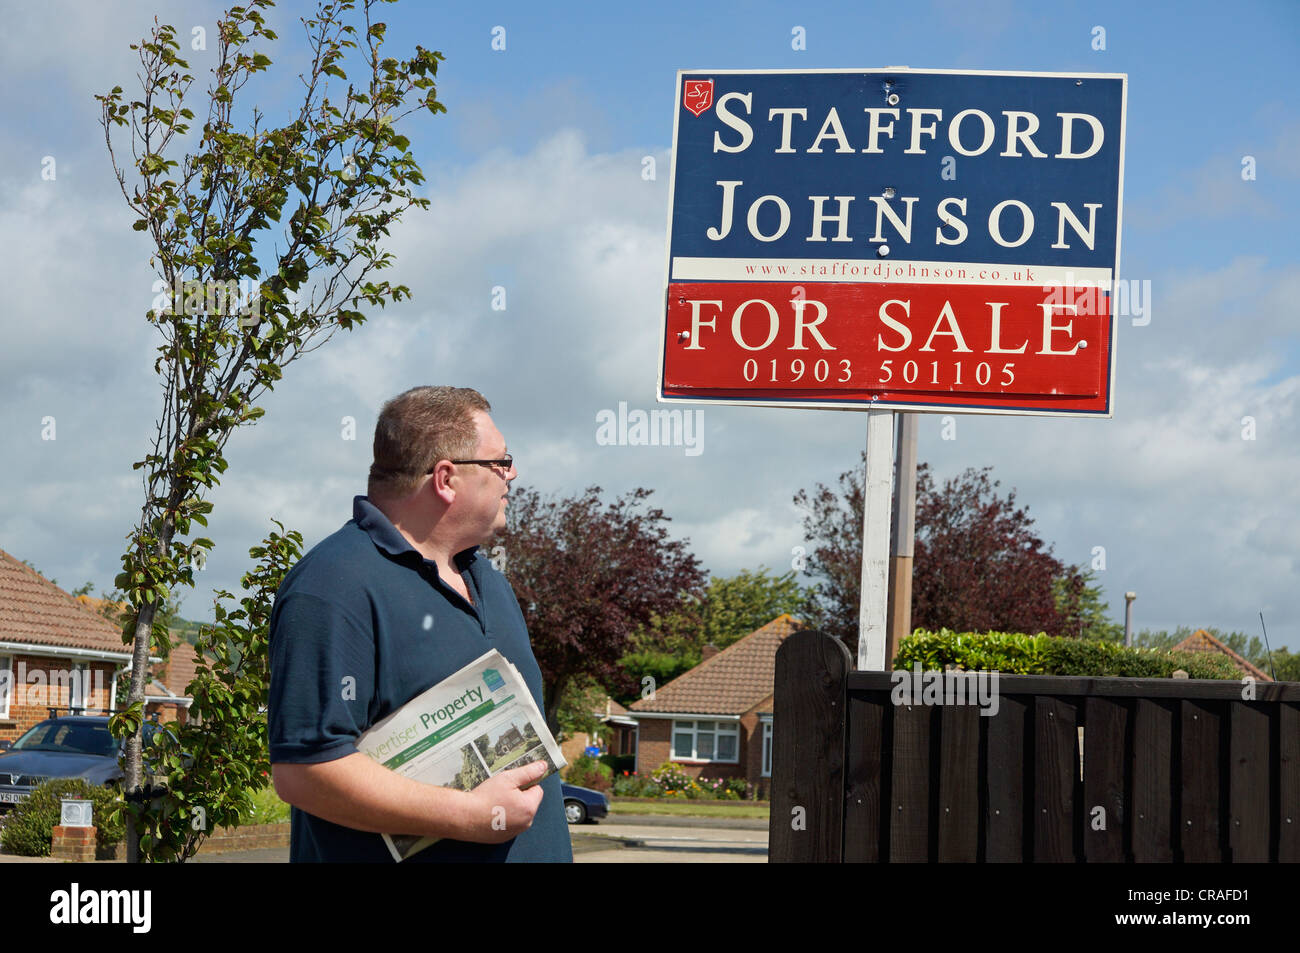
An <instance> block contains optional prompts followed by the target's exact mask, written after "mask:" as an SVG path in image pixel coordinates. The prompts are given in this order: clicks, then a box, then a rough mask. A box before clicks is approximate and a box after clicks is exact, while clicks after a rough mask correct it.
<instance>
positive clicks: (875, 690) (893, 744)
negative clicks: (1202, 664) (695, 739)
mask: <svg viewBox="0 0 1300 953" xmlns="http://www.w3.org/2000/svg"><path fill="white" fill-rule="evenodd" d="M905 674H906V678H905V679H904V678H903V675H904V673H900V672H893V673H891V672H855V671H852V664H851V660H850V658H849V653H848V650H847V649H846V648H845V647H844V645H843V643H841V642H839V641H838V640H836V639H833V638H831V637H829V636H826V635H823V634H821V633H819V632H809V631H805V632H799V633H795V634H793V635H791V636H790V637H789V638H787V639H786V640H785V642H784V643H783V644H782V645H781V648H780V649H779V650H778V652H777V656H776V698H775V701H774V704H773V714H774V724H773V739H772V741H773V751H772V755H773V778H772V813H771V821H770V829H769V843H768V847H769V857H770V859H771V860H772V861H774V862H777V861H966V862H997V861H1003V862H1023V861H1047V862H1067V863H1073V862H1083V861H1087V862H1099V861H1100V862H1107V861H1109V862H1125V861H1138V862H1142V861H1155V862H1171V861H1172V862H1178V861H1209V862H1221V861H1238V862H1240V861H1292V862H1294V861H1300V683H1295V682H1284V683H1273V682H1258V683H1255V684H1253V685H1250V686H1248V685H1246V684H1244V683H1243V682H1236V681H1208V680H1199V679H1198V680H1183V679H1156V678H1057V677H1052V676H1043V675H1000V676H998V678H997V682H996V686H993V684H992V682H993V679H992V677H991V676H990V675H988V674H984V675H983V676H982V677H983V678H985V679H986V682H985V683H984V685H983V686H981V687H982V688H983V689H985V691H986V694H984V695H976V694H975V693H974V692H972V691H970V689H971V687H972V685H973V683H972V681H971V680H972V675H973V673H962V678H957V677H954V676H955V675H956V673H954V676H949V678H948V681H949V682H951V683H953V684H954V685H955V686H956V690H957V691H960V690H961V688H962V685H963V683H964V684H965V687H966V691H967V697H966V698H965V702H966V703H965V704H954V703H951V702H950V701H949V699H951V696H952V695H953V694H954V689H953V688H948V689H947V694H945V696H944V699H945V701H944V702H943V703H935V699H934V696H933V694H932V695H931V698H930V700H929V702H928V703H927V702H926V701H925V695H923V694H922V686H921V685H917V684H915V683H916V682H917V681H918V680H917V679H916V678H915V675H914V673H912V672H908V673H905ZM939 677H940V678H942V677H943V676H942V674H941V673H940V676H939ZM933 678H934V675H931V676H929V679H931V680H932V679H933ZM994 687H995V689H996V690H995V692H994V691H991V689H993V688H994ZM908 688H911V689H914V690H915V691H916V692H917V694H916V696H914V697H913V698H912V699H911V702H912V703H911V704H906V703H905V700H906V698H905V696H904V694H903V693H904V690H905V689H908ZM930 688H931V689H932V690H936V689H935V686H934V685H933V684H932V685H931V686H930ZM1251 690H1253V692H1254V696H1255V697H1254V699H1253V700H1243V695H1247V696H1248V695H1249V692H1250V691H1251ZM958 697H960V696H958ZM972 702H975V703H972ZM981 702H982V703H981ZM982 711H983V712H984V713H982Z"/></svg>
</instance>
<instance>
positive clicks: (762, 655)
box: [630, 615, 799, 715]
mask: <svg viewBox="0 0 1300 953" xmlns="http://www.w3.org/2000/svg"><path fill="white" fill-rule="evenodd" d="M798 628H799V622H798V620H797V619H794V618H792V617H791V616H789V615H781V616H777V617H776V618H775V619H773V620H772V621H771V622H769V623H768V624H767V625H765V626H763V627H762V628H761V629H756V630H755V631H753V632H751V633H750V634H749V635H747V636H745V637H744V638H742V639H740V640H739V641H738V642H735V643H733V644H731V645H729V646H727V647H726V648H725V649H723V650H722V651H721V652H719V653H718V654H717V655H715V656H713V657H712V658H709V659H705V660H704V661H703V662H701V663H700V664H699V665H697V666H695V667H694V668H693V669H691V670H690V671H689V672H683V673H682V674H681V675H679V676H677V677H676V678H674V679H673V680H672V681H671V682H669V683H668V684H667V685H663V686H661V687H660V688H658V689H656V691H655V694H654V698H642V699H641V700H640V701H637V702H636V703H634V704H633V705H632V707H631V709H630V713H631V714H633V715H635V714H636V713H637V712H689V713H695V714H701V715H739V714H743V713H744V712H747V711H749V710H750V709H751V708H753V707H754V706H755V705H757V704H758V703H759V702H761V701H763V699H765V698H767V697H768V696H769V695H771V694H772V691H773V686H774V685H775V683H776V650H777V649H778V648H779V647H780V645H781V643H782V642H783V641H784V640H785V638H786V637H787V636H789V635H790V634H791V633H793V632H794V631H796V630H797V629H798Z"/></svg>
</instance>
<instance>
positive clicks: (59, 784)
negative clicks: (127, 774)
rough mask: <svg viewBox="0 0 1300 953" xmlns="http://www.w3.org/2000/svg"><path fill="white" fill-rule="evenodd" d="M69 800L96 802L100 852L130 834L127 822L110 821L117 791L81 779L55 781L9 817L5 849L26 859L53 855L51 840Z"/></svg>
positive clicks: (0, 835)
mask: <svg viewBox="0 0 1300 953" xmlns="http://www.w3.org/2000/svg"><path fill="white" fill-rule="evenodd" d="M65 797H75V798H85V799H88V800H90V801H93V802H94V805H95V806H94V808H93V809H92V810H93V812H94V817H93V822H94V824H95V827H96V828H97V830H96V833H95V842H96V845H97V846H98V848H99V851H100V852H103V851H105V850H106V849H107V848H111V847H112V846H113V845H114V844H117V843H120V842H121V840H122V838H123V837H124V836H125V834H126V828H125V825H124V824H123V822H122V821H120V820H119V821H118V822H117V823H116V824H112V823H108V821H107V820H106V819H107V818H108V816H109V813H110V812H111V811H112V809H113V806H114V805H115V804H116V803H117V789H116V788H112V787H104V786H101V785H95V784H90V783H89V782H87V781H83V780H82V779H81V778H55V779H54V780H52V781H46V782H45V783H44V784H42V785H40V786H38V787H37V788H36V789H35V790H33V791H32V793H31V794H30V795H28V797H27V798H26V800H24V801H23V802H22V803H21V804H19V805H18V806H17V807H15V808H14V809H13V811H12V813H11V814H10V816H9V817H8V818H6V823H5V826H4V831H3V833H0V843H3V844H4V849H5V850H7V851H9V853H11V854H20V855H22V856H24V857H48V856H50V838H51V837H52V836H53V835H54V828H55V827H56V826H57V825H58V823H59V817H60V815H61V814H62V813H63V808H62V805H61V804H60V802H61V801H62V799H63V798H65Z"/></svg>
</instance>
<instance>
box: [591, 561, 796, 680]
mask: <svg viewBox="0 0 1300 953" xmlns="http://www.w3.org/2000/svg"><path fill="white" fill-rule="evenodd" d="M806 599H807V593H806V592H805V590H804V589H803V587H802V586H800V585H799V583H798V582H796V581H795V574H794V572H787V573H785V574H784V575H781V576H774V575H771V574H770V573H769V571H768V569H767V567H766V566H759V567H758V571H757V572H754V571H751V570H749V569H742V570H741V571H740V572H738V573H737V574H736V575H734V576H714V577H713V578H711V579H710V580H709V584H708V586H706V587H705V590H704V597H703V599H701V600H698V601H697V600H694V599H686V600H683V601H682V603H681V605H680V606H678V608H676V609H675V610H673V611H672V612H670V613H668V615H666V616H662V617H661V616H656V617H655V618H653V619H652V620H651V622H650V624H649V625H648V626H647V627H646V628H645V629H643V630H642V631H640V632H638V633H636V634H635V635H634V636H633V637H632V640H631V644H632V651H630V652H628V654H627V655H625V656H623V658H622V659H620V660H619V665H620V666H621V667H622V668H623V670H624V672H626V673H627V676H628V678H627V679H625V681H624V684H622V685H619V686H616V687H617V688H618V689H619V690H620V691H621V692H622V694H620V695H619V696H618V697H619V700H620V701H622V700H623V699H624V698H626V699H628V700H629V701H630V700H633V699H635V698H637V697H640V691H641V680H642V679H643V678H644V677H645V676H647V675H648V676H650V677H651V678H653V679H654V680H655V684H656V685H662V684H664V683H665V682H669V681H672V679H674V678H676V677H677V676H678V675H680V674H682V673H683V672H685V671H688V670H689V669H692V668H694V667H695V666H696V665H699V664H700V660H701V658H702V657H703V655H702V653H703V649H704V646H706V645H714V646H716V647H717V648H719V649H725V648H726V647H727V646H729V645H731V644H732V643H733V642H735V641H737V640H738V639H741V638H744V637H745V636H746V635H749V633H751V632H753V631H754V630H755V629H758V628H761V627H762V626H765V625H767V624H768V623H769V622H771V621H772V620H773V619H775V618H776V617H777V616H780V615H783V614H786V613H790V614H797V613H798V612H799V611H800V609H801V607H802V606H803V605H804V603H805V601H806Z"/></svg>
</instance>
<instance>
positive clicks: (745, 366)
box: [658, 67, 1127, 417]
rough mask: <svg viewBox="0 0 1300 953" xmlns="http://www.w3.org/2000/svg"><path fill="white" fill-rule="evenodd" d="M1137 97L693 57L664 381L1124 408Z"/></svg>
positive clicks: (682, 397)
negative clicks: (702, 66) (1124, 263)
mask: <svg viewBox="0 0 1300 953" xmlns="http://www.w3.org/2000/svg"><path fill="white" fill-rule="evenodd" d="M1126 97H1127V77H1125V76H1124V75H1122V74H1096V73H1016V72H987V71H954V70H911V69H906V68H901V67H900V68H887V69H883V70H838V69H837V70H809V71H800V70H734V71H733V70H717V71H704V70H683V71H680V72H679V73H678V76H677V102H676V105H675V114H676V118H675V122H674V126H673V162H672V184H671V189H670V192H669V196H670V197H669V209H668V247H667V256H666V261H665V266H666V267H665V278H664V284H663V290H664V298H665V301H664V304H665V307H664V311H663V322H664V323H663V331H664V337H663V344H662V347H663V349H662V351H661V353H660V361H659V377H658V397H659V399H660V400H662V401H718V402H727V403H737V404H753V405H762V406H783V405H797V406H805V407H836V408H847V407H857V408H864V407H866V408H869V407H879V408H900V409H911V410H929V411H939V412H948V413H958V412H968V413H1005V414H1039V415H1048V416H1056V415H1059V416H1102V417H1109V416H1111V415H1112V413H1113V411H1114V406H1113V402H1112V399H1111V390H1112V386H1113V382H1114V375H1115V360H1114V351H1115V334H1116V322H1115V320H1114V318H1113V317H1112V312H1113V311H1114V310H1116V309H1114V308H1112V306H1111V300H1110V291H1111V289H1118V290H1119V291H1120V292H1121V293H1122V292H1123V290H1124V286H1123V285H1119V284H1117V282H1118V280H1119V250H1120V225H1121V219H1122V192H1123V181H1124V175H1123V168H1124V123H1125V118H1124V117H1125V112H1126V108H1127V106H1126V102H1127V99H1126ZM1116 298H1117V299H1118V298H1119V295H1118V294H1117V295H1116Z"/></svg>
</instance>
